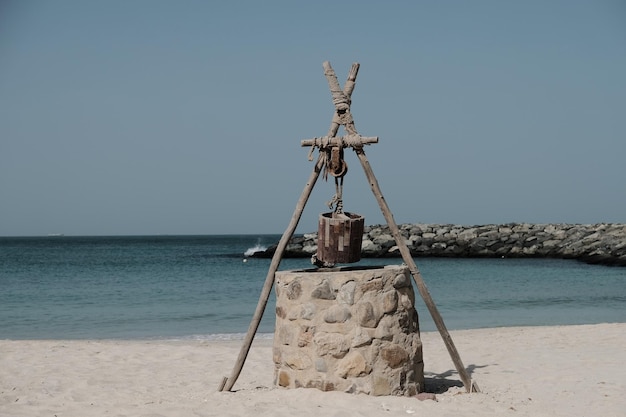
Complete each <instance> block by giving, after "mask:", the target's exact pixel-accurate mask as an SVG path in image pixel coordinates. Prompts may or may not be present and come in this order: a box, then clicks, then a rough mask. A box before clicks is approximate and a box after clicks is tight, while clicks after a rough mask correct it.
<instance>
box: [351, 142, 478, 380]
mask: <svg viewBox="0 0 626 417" xmlns="http://www.w3.org/2000/svg"><path fill="white" fill-rule="evenodd" d="M354 151H355V152H356V154H357V156H358V158H359V160H360V161H361V165H362V166H363V170H364V171H365V176H366V177H367V180H368V181H369V184H370V187H371V189H372V192H373V193H374V196H375V197H376V200H377V201H378V205H379V206H380V209H381V211H382V212H383V216H384V217H385V220H387V225H388V226H389V230H390V231H391V234H392V235H393V237H394V239H395V240H396V244H397V245H398V248H399V249H400V253H401V254H402V259H403V260H404V263H405V264H406V265H407V266H408V267H409V270H410V271H411V275H412V276H413V280H414V281H415V284H416V285H417V289H418V290H419V293H420V295H421V296H422V299H423V300H424V302H425V303H426V307H427V308H428V311H429V312H430V315H431V316H432V318H433V320H434V322H435V325H436V326H437V329H438V330H439V334H441V337H442V338H443V342H444V344H445V345H446V348H447V349H448V353H449V354H450V357H451V358H452V361H453V362H454V366H455V367H456V370H457V372H458V373H459V375H460V376H461V380H462V381H463V385H464V386H465V390H466V391H467V392H472V391H473V392H480V389H479V388H478V386H477V385H476V383H473V384H472V380H471V378H470V376H469V374H468V373H467V370H466V369H465V366H463V362H462V361H461V357H460V356H459V352H458V351H457V350H456V347H455V346H454V342H453V341H452V337H451V336H450V333H448V329H447V328H446V325H445V323H444V322H443V318H442V317H441V314H439V310H438V309H437V306H436V305H435V302H434V300H433V298H432V297H431V296H430V292H429V291H428V288H426V283H425V282H424V280H423V279H422V275H421V274H420V271H419V269H417V265H415V261H413V257H412V256H411V252H410V251H409V248H408V246H407V245H406V242H405V240H404V237H403V236H402V234H401V233H400V229H399V228H398V225H397V224H396V222H395V220H394V218H393V215H392V214H391V210H390V209H389V206H388V205H387V201H385V197H384V196H383V193H382V191H381V189H380V186H379V185H378V181H377V180H376V177H375V176H374V171H373V170H372V167H371V166H370V163H369V161H368V160H367V156H366V155H365V152H364V151H363V149H362V148H355V149H354Z"/></svg>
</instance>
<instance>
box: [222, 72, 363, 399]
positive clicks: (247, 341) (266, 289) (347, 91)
mask: <svg viewBox="0 0 626 417" xmlns="http://www.w3.org/2000/svg"><path fill="white" fill-rule="evenodd" d="M327 65H328V66H330V64H328V63H326V62H325V63H324V68H325V69H326V66H327ZM331 71H332V68H331ZM358 71H359V64H358V63H355V64H352V68H351V69H350V72H349V73H348V81H347V82H346V85H345V86H344V90H343V94H344V95H345V96H346V97H347V99H348V100H349V99H350V96H351V95H352V91H354V82H355V80H356V76H357V74H358ZM333 75H334V72H333ZM339 126H340V124H339V123H336V122H335V121H334V120H333V122H331V125H330V129H329V130H328V135H327V136H330V137H334V136H337V131H338V130H339ZM324 164H325V159H324V158H323V157H322V155H321V154H320V156H319V158H318V159H317V163H316V164H315V167H314V168H313V172H311V175H310V176H309V180H308V182H307V183H306V185H305V187H304V190H302V194H301V195H300V199H299V200H298V203H297V204H296V209H295V211H294V213H293V216H292V217H291V221H290V222H289V225H288V226H287V230H285V233H283V236H282V237H281V239H280V241H279V242H278V246H277V247H276V251H275V252H274V256H272V263H271V264H270V268H269V270H268V272H267V276H266V277H265V284H263V289H262V290H261V295H260V296H259V302H258V303H257V306H256V310H255V311H254V316H253V317H252V321H251V322H250V326H249V327H248V333H246V336H245V338H244V341H243V346H242V347H241V351H240V352H239V356H238V357H237V362H236V363H235V367H234V368H233V371H232V372H231V374H230V377H229V378H226V377H224V378H223V379H222V381H221V382H220V384H219V386H218V391H224V390H226V391H230V390H231V389H232V388H233V386H234V385H235V382H236V381H237V378H239V375H240V374H241V370H242V369H243V365H244V363H245V362H246V358H247V357H248V353H249V352H250V347H251V346H252V341H253V340H254V335H255V334H256V331H257V329H258V328H259V324H260V323H261V319H262V318H263V313H264V312H265V307H266V306H267V301H268V300H269V296H270V293H271V291H272V287H273V286H274V277H275V275H276V271H277V270H278V266H279V265H280V261H281V260H282V257H283V253H284V252H285V248H286V247H287V244H288V243H289V240H290V239H291V238H292V236H293V233H294V231H295V230H296V227H297V226H298V222H299V221H300V217H301V216H302V212H303V211H304V207H305V206H306V202H307V201H308V199H309V196H310V195H311V191H313V187H314V186H315V183H316V182H317V179H318V178H319V176H320V172H321V171H322V168H324Z"/></svg>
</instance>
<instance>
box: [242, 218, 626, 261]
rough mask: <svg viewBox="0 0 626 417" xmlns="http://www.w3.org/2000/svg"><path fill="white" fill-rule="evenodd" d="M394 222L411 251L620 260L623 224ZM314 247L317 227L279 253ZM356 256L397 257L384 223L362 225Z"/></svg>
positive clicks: (302, 252)
mask: <svg viewBox="0 0 626 417" xmlns="http://www.w3.org/2000/svg"><path fill="white" fill-rule="evenodd" d="M399 228H400V231H401V234H402V236H403V238H404V239H405V242H406V244H407V246H408V248H409V250H410V251H411V254H412V255H413V256H415V257H458V258H464V257H466V258H479V257H484V258H496V257H497V258H501V257H510V258H562V259H578V260H581V261H584V262H587V263H592V264H602V265H619V266H626V224H615V223H598V224H531V223H508V224H489V225H480V226H460V225H452V224H402V225H399ZM275 251H276V246H272V247H270V248H268V249H267V250H266V251H263V252H257V253H255V254H254V255H253V256H255V257H271V256H272V255H273V254H274V252H275ZM316 252H317V233H307V234H304V235H303V236H295V237H293V238H292V239H291V241H290V242H289V244H288V246H287V248H286V250H285V254H284V255H283V256H284V257H286V258H287V257H291V258H295V257H301V258H304V257H310V256H312V255H313V254H315V253H316ZM361 257H363V258H386V257H387V258H397V257H401V254H400V251H399V249H398V246H397V245H396V241H395V239H394V238H393V236H392V235H391V232H390V230H389V227H388V226H387V225H373V226H366V227H365V231H364V234H363V242H362V249H361Z"/></svg>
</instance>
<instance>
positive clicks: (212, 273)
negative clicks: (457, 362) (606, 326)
mask: <svg viewBox="0 0 626 417" xmlns="http://www.w3.org/2000/svg"><path fill="white" fill-rule="evenodd" d="M279 240H280V235H210V236H84V237H81V236H44V237H0V339H13V340H18V339H19V340H21V339H132V340H137V339H142V340H143V339H166V340H179V339H198V340H239V339H242V338H243V336H244V334H245V333H246V332H247V330H248V326H249V324H250V321H251V319H252V316H253V314H254V311H255V308H256V305H257V302H258V300H259V295H260V294H261V289H262V287H263V284H264V282H265V279H266V277H267V274H268V271H269V267H270V263H271V260H270V259H261V258H254V257H250V255H251V254H252V253H254V252H256V251H259V250H263V249H265V248H267V247H268V246H270V245H273V244H276V243H277V242H278V241H279ZM415 262H416V264H417V266H418V268H419V269H420V271H421V273H422V276H423V278H424V281H425V283H426V286H427V287H428V290H429V292H430V294H431V296H432V298H433V300H434V301H435V304H436V305H437V308H438V310H439V312H440V314H441V316H442V317H443V320H444V323H445V325H446V327H447V328H448V330H457V329H475V328H485V327H503V326H548V325H570V324H593V323H605V322H626V268H623V267H607V266H599V265H588V264H585V263H582V262H578V261H575V260H560V259H508V258H502V259H457V258H416V259H415ZM400 263H402V259H400V258H392V259H388V258H387V259H380V258H378V259H363V260H361V261H359V262H358V263H356V264H351V265H350V266H360V265H362V266H372V265H393V264H400ZM312 267H313V266H312V265H311V263H310V260H309V259H288V258H286V259H283V260H282V261H281V263H280V266H279V270H291V269H303V268H312ZM416 309H417V311H418V314H419V320H420V328H421V330H422V331H435V330H436V327H435V325H434V323H433V320H432V318H431V317H430V315H429V312H428V310H427V309H426V307H425V305H424V303H423V301H422V300H421V298H420V297H419V293H418V292H417V291H416ZM274 320H275V296H274V294H273V293H272V296H271V297H270V300H269V302H268V304H267V307H266V309H265V314H264V316H263V319H262V321H261V324H260V326H259V329H258V333H257V336H258V337H261V338H263V337H266V338H271V337H272V333H273V331H274Z"/></svg>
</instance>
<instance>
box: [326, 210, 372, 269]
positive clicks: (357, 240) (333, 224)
mask: <svg viewBox="0 0 626 417" xmlns="http://www.w3.org/2000/svg"><path fill="white" fill-rule="evenodd" d="M364 227H365V219H364V218H363V216H361V215H358V214H354V213H348V212H346V213H343V214H336V213H323V214H320V216H319V223H318V228H317V259H319V260H320V261H322V262H326V263H330V264H338V263H353V262H358V261H359V260H360V259H361V244H362V242H363V229H364Z"/></svg>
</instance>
